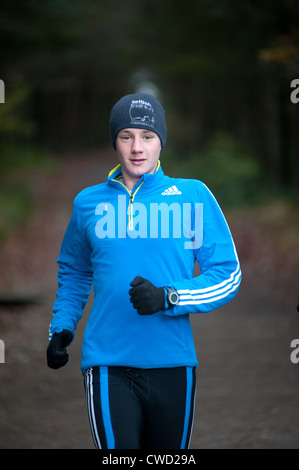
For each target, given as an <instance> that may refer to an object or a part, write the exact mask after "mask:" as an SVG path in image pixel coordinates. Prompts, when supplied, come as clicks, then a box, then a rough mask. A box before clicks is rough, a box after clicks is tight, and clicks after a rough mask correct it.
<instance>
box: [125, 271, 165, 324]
mask: <svg viewBox="0 0 299 470" xmlns="http://www.w3.org/2000/svg"><path fill="white" fill-rule="evenodd" d="M130 286H132V289H130V290H129V294H130V297H131V299H130V300H131V302H132V304H133V306H134V308H136V310H137V312H138V313H139V315H152V314H153V313H156V312H158V311H159V310H163V309H164V306H165V291H164V287H156V286H154V285H153V284H152V283H151V282H150V281H148V280H147V279H144V278H143V277H141V276H137V277H135V279H134V280H133V281H132V282H131V284H130Z"/></svg>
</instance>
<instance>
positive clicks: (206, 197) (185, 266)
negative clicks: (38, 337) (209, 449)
mask: <svg viewBox="0 0 299 470" xmlns="http://www.w3.org/2000/svg"><path fill="white" fill-rule="evenodd" d="M110 134H111V140H112V145H113V147H114V149H115V150H116V152H117V156H118V159H119V165H118V166H117V167H116V168H114V169H113V170H112V171H111V172H110V173H109V175H108V179H107V182H106V183H102V184H98V185H96V186H93V187H90V188H87V189H85V190H83V191H82V192H80V193H79V194H78V195H77V197H76V198H75V200H74V206H73V214H72V217H71V220H70V222H69V225H68V227H67V230H66V233H65V236H64V239H63V243H62V247H61V251H60V255H59V258H58V265H59V273H58V285H59V289H58V291H57V300H56V302H55V304H54V308H53V313H54V315H53V318H52V321H51V324H50V343H49V346H48V349H47V360H48V365H49V367H52V368H54V369H56V368H59V367H61V366H64V365H65V364H66V362H67V361H68V354H67V352H66V347H67V346H68V345H69V344H70V343H71V341H72V340H73V338H74V335H75V330H76V326H77V324H78V322H79V320H80V318H81V317H82V314H83V309H84V306H85V305H86V303H87V301H88V298H89V295H90V292H91V286H92V285H93V291H94V294H95V295H94V302H93V306H92V309H91V312H90V316H89V319H88V322H87V325H86V329H85V333H84V339H83V345H82V359H81V370H82V373H83V375H84V384H85V391H86V398H87V409H88V415H89V421H90V426H91V431H92V436H93V440H94V443H95V446H96V447H97V448H103V449H140V448H143V449H144V448H151V449H179V448H181V449H186V448H188V446H189V441H190V437H191V429H192V421H193V413H194V396H195V369H196V367H197V365H198V363H197V358H196V351H195V347H194V342H193V335H192V330H191V325H190V321H189V315H190V314H195V313H205V312H208V311H211V310H214V309H216V308H219V307H221V306H222V305H224V304H225V303H227V302H229V301H230V300H232V299H233V298H234V296H235V295H236V293H237V290H238V287H239V284H240V281H241V271H240V265H239V260H238V256H237V253H236V249H235V246H234V242H233V239H232V236H231V233H230V231H229V228H228V225H227V223H226V220H225V218H224V216H223V214H222V212H221V209H220V208H219V205H218V203H217V202H216V200H215V198H214V196H213V195H212V194H211V192H210V191H209V189H208V188H207V187H206V186H205V185H204V184H203V183H202V182H200V181H197V180H191V179H190V180H187V179H181V178H170V177H168V176H166V175H165V174H164V173H163V170H162V167H161V164H160V152H161V150H162V149H163V147H164V146H165V143H166V123H165V117H164V110H163V108H162V106H161V104H160V103H159V102H158V101H157V99H155V98H154V97H153V96H151V95H147V94H141V93H137V94H133V95H126V96H124V97H123V98H121V99H120V100H119V101H118V102H117V103H116V104H115V105H114V107H113V108H112V111H111V116H110ZM196 261H198V264H199V267H200V270H201V274H200V275H199V276H197V277H193V272H194V263H195V262H196Z"/></svg>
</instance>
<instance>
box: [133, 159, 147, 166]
mask: <svg viewBox="0 0 299 470" xmlns="http://www.w3.org/2000/svg"><path fill="white" fill-rule="evenodd" d="M130 162H131V163H132V165H135V166H139V165H142V163H143V162H145V158H134V159H130Z"/></svg>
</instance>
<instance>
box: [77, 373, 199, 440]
mask: <svg viewBox="0 0 299 470" xmlns="http://www.w3.org/2000/svg"><path fill="white" fill-rule="evenodd" d="M195 380H196V379H195V369H194V368H192V367H175V368H163V369H135V368H128V367H106V366H105V367H91V368H90V369H88V370H87V372H86V373H85V375H84V385H85V392H86V399H87V409H88V416H89V422H90V427H91V432H92V436H93V440H94V443H95V447H96V448H98V449H187V448H188V446H189V441H190V437H191V431H192V424H193V412H194V396H195Z"/></svg>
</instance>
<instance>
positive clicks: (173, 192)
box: [161, 186, 182, 196]
mask: <svg viewBox="0 0 299 470" xmlns="http://www.w3.org/2000/svg"><path fill="white" fill-rule="evenodd" d="M161 194H162V196H176V195H178V194H182V193H181V191H179V190H178V188H177V187H176V186H171V187H170V188H168V189H165V191H163V193H161Z"/></svg>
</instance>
